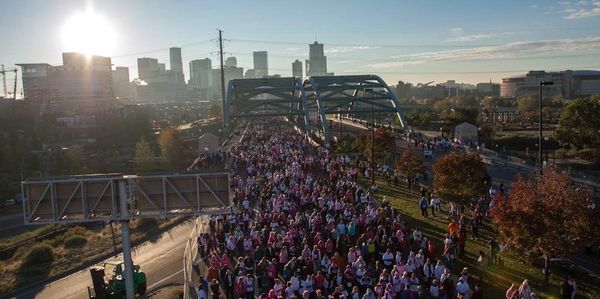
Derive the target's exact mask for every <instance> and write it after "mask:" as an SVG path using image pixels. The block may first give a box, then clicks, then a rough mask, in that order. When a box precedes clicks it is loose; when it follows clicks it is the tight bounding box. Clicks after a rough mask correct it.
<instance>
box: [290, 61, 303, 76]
mask: <svg viewBox="0 0 600 299" xmlns="http://www.w3.org/2000/svg"><path fill="white" fill-rule="evenodd" d="M292 76H294V77H300V78H302V77H303V76H302V62H301V61H300V60H298V59H296V61H294V62H293V63H292Z"/></svg>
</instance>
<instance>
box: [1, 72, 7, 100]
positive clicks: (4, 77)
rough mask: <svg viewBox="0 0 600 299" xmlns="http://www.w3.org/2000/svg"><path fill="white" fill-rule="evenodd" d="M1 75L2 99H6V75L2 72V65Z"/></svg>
mask: <svg viewBox="0 0 600 299" xmlns="http://www.w3.org/2000/svg"><path fill="white" fill-rule="evenodd" d="M0 73H1V74H2V87H3V89H2V90H3V91H4V97H5V98H6V97H8V93H7V92H6V75H5V72H4V64H3V65H2V71H1V72H0Z"/></svg>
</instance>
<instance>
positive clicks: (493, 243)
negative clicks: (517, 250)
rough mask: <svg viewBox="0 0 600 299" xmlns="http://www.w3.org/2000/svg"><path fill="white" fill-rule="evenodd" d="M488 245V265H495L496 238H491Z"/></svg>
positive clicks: (496, 260) (496, 259) (496, 258)
mask: <svg viewBox="0 0 600 299" xmlns="http://www.w3.org/2000/svg"><path fill="white" fill-rule="evenodd" d="M488 245H489V249H490V257H491V259H490V265H497V264H498V256H497V254H498V247H499V246H498V242H496V238H494V237H492V239H491V240H490V241H489V242H488Z"/></svg>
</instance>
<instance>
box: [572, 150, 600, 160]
mask: <svg viewBox="0 0 600 299" xmlns="http://www.w3.org/2000/svg"><path fill="white" fill-rule="evenodd" d="M598 155H600V150H597V149H593V148H586V149H582V150H580V151H579V152H577V156H579V157H580V158H581V159H584V160H588V161H590V162H592V163H595V164H597V163H598V162H600V157H598Z"/></svg>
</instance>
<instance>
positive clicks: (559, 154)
mask: <svg viewBox="0 0 600 299" xmlns="http://www.w3.org/2000/svg"><path fill="white" fill-rule="evenodd" d="M554 155H555V156H556V158H558V159H561V160H563V159H565V158H567V157H568V155H569V150H568V149H565V148H560V149H557V150H556V152H554Z"/></svg>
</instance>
